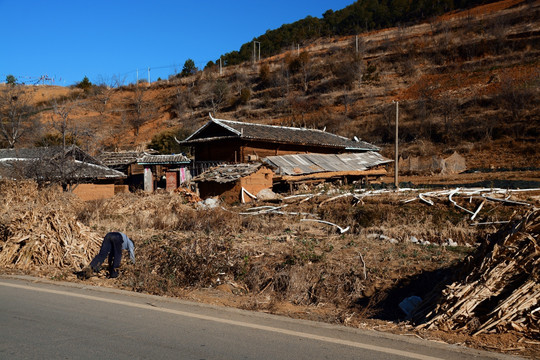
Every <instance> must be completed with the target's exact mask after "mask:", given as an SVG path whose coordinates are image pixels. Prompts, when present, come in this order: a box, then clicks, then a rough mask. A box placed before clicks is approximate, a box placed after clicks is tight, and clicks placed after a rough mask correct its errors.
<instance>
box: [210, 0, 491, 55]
mask: <svg viewBox="0 0 540 360" xmlns="http://www.w3.org/2000/svg"><path fill="white" fill-rule="evenodd" d="M490 2H494V0H491V1H489V0H487V1H486V0H471V1H466V0H455V1H454V0H439V1H430V0H422V1H409V0H390V1H388V0H382V1H381V0H357V1H356V2H355V3H354V4H351V5H349V6H347V7H345V8H344V9H341V10H337V11H332V10H328V11H326V12H325V13H324V14H323V16H322V18H317V17H312V16H308V17H306V18H304V19H302V20H298V21H296V22H294V23H292V24H285V25H283V26H281V27H280V28H278V29H275V30H268V31H267V32H266V33H265V34H263V35H261V36H258V37H256V38H254V39H253V40H254V41H258V42H259V43H260V48H261V56H263V57H268V56H272V55H276V54H278V53H280V52H281V51H283V50H284V49H286V48H294V47H296V46H297V45H303V44H305V43H307V42H308V41H310V40H313V39H317V38H320V37H332V36H343V35H356V34H361V33H365V32H369V31H372V30H376V29H382V28H388V27H392V26H408V25H411V24H414V23H415V22H417V21H421V20H425V19H427V18H430V17H432V16H438V15H441V14H443V13H447V12H450V11H453V10H457V9H460V10H463V9H467V8H471V7H474V6H476V5H478V4H485V3H490ZM221 59H222V61H224V63H225V64H227V65H237V64H240V63H242V62H245V61H250V60H252V59H253V43H252V42H247V43H245V44H243V45H242V46H241V47H240V50H239V51H231V52H229V53H227V54H225V55H223V56H222V58H221ZM209 65H210V66H211V65H212V64H209Z"/></svg>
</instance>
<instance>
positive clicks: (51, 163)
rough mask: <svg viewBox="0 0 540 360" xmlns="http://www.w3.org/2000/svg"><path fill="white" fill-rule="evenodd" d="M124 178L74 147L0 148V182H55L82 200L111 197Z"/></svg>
mask: <svg viewBox="0 0 540 360" xmlns="http://www.w3.org/2000/svg"><path fill="white" fill-rule="evenodd" d="M125 177H126V176H125V175H124V174H123V173H121V172H119V171H116V170H114V169H111V168H109V167H107V166H105V165H103V164H102V163H101V162H100V161H99V160H97V159H96V158H94V157H92V156H90V155H89V154H87V153H86V152H84V151H83V150H81V149H80V148H79V147H77V146H75V145H72V146H68V147H62V146H52V147H37V148H23V149H0V179H10V180H21V179H34V180H35V181H37V182H39V183H59V184H61V185H62V186H63V187H64V188H65V189H66V190H69V191H72V192H73V193H74V194H76V195H78V196H79V197H80V198H81V199H83V200H95V199H103V198H109V197H112V196H114V194H115V193H116V192H117V184H118V183H119V182H121V181H122V180H123V179H124V178H125Z"/></svg>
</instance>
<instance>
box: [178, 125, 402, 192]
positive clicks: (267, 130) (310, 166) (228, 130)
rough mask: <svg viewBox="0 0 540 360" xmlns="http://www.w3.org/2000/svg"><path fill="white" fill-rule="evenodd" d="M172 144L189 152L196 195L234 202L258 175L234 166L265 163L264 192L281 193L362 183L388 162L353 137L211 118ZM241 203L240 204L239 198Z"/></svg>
mask: <svg viewBox="0 0 540 360" xmlns="http://www.w3.org/2000/svg"><path fill="white" fill-rule="evenodd" d="M178 143H179V144H181V145H188V146H191V148H192V154H193V155H194V162H193V163H192V166H191V171H192V173H193V174H195V175H197V176H196V177H195V178H194V181H195V183H196V184H197V187H198V190H199V194H200V196H201V197H202V198H205V197H208V196H220V197H221V198H227V199H229V200H231V199H234V200H235V201H239V199H240V198H242V197H243V196H244V195H246V194H247V193H250V194H251V195H254V194H253V192H254V191H255V190H252V191H248V190H247V188H246V186H243V185H242V182H246V183H247V182H248V178H252V177H260V176H261V174H259V173H258V172H254V170H253V169H254V167H253V166H252V167H249V166H239V165H240V164H244V165H246V164H260V163H261V162H263V163H265V164H266V165H267V166H268V168H267V170H265V171H266V172H265V174H264V176H265V177H266V178H267V179H268V177H269V176H270V175H269V174H270V172H271V173H272V182H270V181H268V182H264V185H265V186H266V189H269V190H270V189H277V190H279V191H283V190H285V191H286V190H292V189H293V184H299V183H314V182H324V181H334V180H336V179H340V180H343V181H344V182H345V183H346V182H348V181H356V180H361V181H362V183H363V184H366V183H368V182H372V181H374V180H377V179H379V178H380V177H382V176H383V175H385V174H386V164H387V163H389V162H391V161H392V160H388V159H386V158H384V157H383V156H382V155H380V154H379V153H378V151H379V148H378V147H376V146H375V145H372V144H369V143H367V142H365V141H361V140H359V139H357V138H354V139H352V140H351V139H348V138H345V137H343V136H339V135H335V134H332V133H328V132H326V131H322V130H316V129H305V128H295V127H285V126H274V125H261V124H253V123H245V122H239V121H230V120H222V119H214V118H213V117H212V116H210V121H209V122H207V123H206V124H205V125H203V126H202V127H201V128H200V129H198V130H197V131H195V132H194V133H193V134H192V135H190V136H189V137H188V138H186V139H185V140H184V141H178ZM232 165H235V166H232ZM257 166H260V165H257ZM248 169H250V170H253V171H249V170H248ZM257 169H259V168H257ZM270 169H272V170H270ZM257 171H259V172H260V171H261V170H260V169H259V170H257ZM228 172H230V173H231V175H232V174H234V178H228V177H226V176H224V175H226V174H227V173H228ZM253 174H255V175H253ZM242 178H245V180H242ZM262 183H263V182H260V183H259V185H260V184H262ZM280 185H286V187H285V188H284V187H282V186H280ZM260 190H261V189H260V188H257V191H260ZM255 195H256V193H255ZM254 197H255V196H251V198H254ZM241 200H242V201H245V197H243V198H242V199H241Z"/></svg>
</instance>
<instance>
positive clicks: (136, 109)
mask: <svg viewBox="0 0 540 360" xmlns="http://www.w3.org/2000/svg"><path fill="white" fill-rule="evenodd" d="M145 93H146V87H145V86H144V85H143V86H140V85H136V87H135V90H134V91H133V96H131V97H129V98H128V99H127V100H128V108H129V110H128V111H127V114H126V116H127V121H128V123H129V124H130V125H131V127H132V128H133V130H134V132H135V136H139V130H140V129H141V126H142V125H144V124H145V123H146V122H147V121H148V120H150V118H151V117H152V115H153V113H154V109H153V107H152V103H151V102H150V101H148V100H146V99H145Z"/></svg>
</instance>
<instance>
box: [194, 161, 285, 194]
mask: <svg viewBox="0 0 540 360" xmlns="http://www.w3.org/2000/svg"><path fill="white" fill-rule="evenodd" d="M273 177H274V172H273V171H272V169H271V168H270V166H267V165H265V164H261V163H252V164H231V165H219V166H216V167H213V168H211V169H209V170H207V171H205V172H203V173H202V174H200V175H198V176H197V177H194V178H193V182H194V183H195V184H196V185H197V189H198V192H199V196H200V197H201V198H203V199H205V198H208V197H214V196H217V197H219V198H220V199H221V200H222V201H224V202H226V203H229V204H232V203H236V202H250V201H253V200H254V199H256V197H257V194H258V193H259V192H260V191H261V190H265V189H272V179H273Z"/></svg>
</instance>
